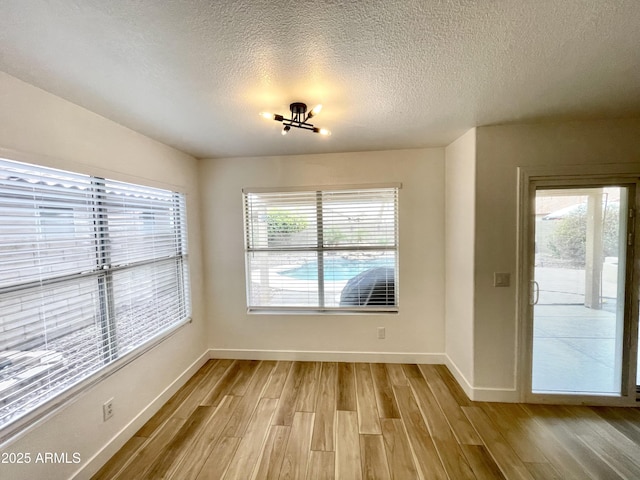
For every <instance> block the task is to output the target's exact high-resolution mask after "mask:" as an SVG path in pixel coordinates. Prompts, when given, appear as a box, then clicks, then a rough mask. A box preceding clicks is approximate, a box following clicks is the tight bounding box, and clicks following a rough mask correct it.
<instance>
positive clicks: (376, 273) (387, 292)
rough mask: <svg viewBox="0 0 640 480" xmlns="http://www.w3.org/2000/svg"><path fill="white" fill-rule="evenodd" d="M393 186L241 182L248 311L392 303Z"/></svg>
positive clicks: (368, 307) (373, 307)
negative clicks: (276, 186)
mask: <svg viewBox="0 0 640 480" xmlns="http://www.w3.org/2000/svg"><path fill="white" fill-rule="evenodd" d="M398 188H399V187H397V186H392V187H384V188H342V189H326V190H325V189H313V190H286V191H261V190H257V189H251V190H250V189H246V190H245V191H244V208H245V256H246V268H247V304H248V309H249V311H261V310H263V311H268V310H277V311H286V310H295V311H301V310H308V311H368V312H371V311H385V312H393V311H397V305H398V302H397V288H398V275H397V273H398V226H397V223H398V221H397V217H398V214H397V212H398Z"/></svg>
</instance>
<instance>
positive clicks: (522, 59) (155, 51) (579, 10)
mask: <svg viewBox="0 0 640 480" xmlns="http://www.w3.org/2000/svg"><path fill="white" fill-rule="evenodd" d="M0 47H1V50H0V69H1V70H3V71H5V72H6V73H8V74H10V75H13V76H15V77H18V78H20V79H22V80H24V81H26V82H28V83H31V84H33V85H35V86H37V87H40V88H42V89H44V90H46V91H49V92H51V93H53V94H56V95H59V96H61V97H63V98H65V99H67V100H70V101H71V102H74V103H76V104H79V105H82V106H84V107H86V108H87V109H89V110H92V111H94V112H97V113H99V114H101V115H103V116H105V117H107V118H110V119H112V120H114V121H116V122H118V123H121V124H123V125H126V126H128V127H130V128H132V129H134V130H137V131H139V132H141V133H143V134H146V135H148V136H150V137H153V138H155V139H158V140H160V141H162V142H165V143H167V144H170V145H172V146H174V147H176V148H178V149H180V150H183V151H185V152H188V153H191V154H192V155H194V156H196V157H224V156H240V155H276V154H298V153H321V152H339V151H342V152H344V151H359V150H381V149H396V148H414V147H427V146H443V145H447V144H448V143H450V142H451V141H452V140H454V139H455V138H457V137H458V136H459V135H461V134H462V133H463V132H464V131H466V130H467V129H469V128H471V127H473V126H480V125H489V124H496V123H509V122H523V121H539V120H549V119H558V120H565V119H582V118H596V117H597V118H599V117H620V116H638V115H640V0H476V1H472V0H431V1H427V0H422V1H420V0H404V1H403V0H398V1H390V0H386V1H383V0H380V1H373V0H368V1H354V0H325V1H305V0H297V1H296V0H281V1H268V0H262V1H258V0H252V1H236V0H221V1H214V0H210V1H201V0H191V1H189V0H155V1H154V0H136V1H132V0H126V1H125V0H108V1H106V0H0ZM294 101H302V102H305V103H307V104H308V105H310V106H312V105H314V104H316V103H322V104H323V105H324V109H323V111H322V113H321V114H320V115H319V116H318V117H316V118H314V120H315V123H316V125H318V126H323V127H327V128H329V129H330V130H331V131H332V132H333V135H332V136H330V137H322V136H320V135H316V134H313V133H311V132H306V131H302V130H296V131H292V132H291V133H290V134H289V135H287V136H286V137H283V136H282V135H280V134H279V132H280V130H281V128H282V125H281V124H279V123H277V122H274V121H267V120H264V119H261V118H260V117H259V116H258V112H260V111H265V110H266V111H271V112H274V113H281V114H288V113H289V103H291V102H294Z"/></svg>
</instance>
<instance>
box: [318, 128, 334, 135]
mask: <svg viewBox="0 0 640 480" xmlns="http://www.w3.org/2000/svg"><path fill="white" fill-rule="evenodd" d="M318 133H319V134H320V135H325V136H329V135H331V132H330V131H329V130H327V129H326V128H321V129H320V130H318Z"/></svg>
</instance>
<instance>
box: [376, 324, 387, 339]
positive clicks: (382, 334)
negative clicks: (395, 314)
mask: <svg viewBox="0 0 640 480" xmlns="http://www.w3.org/2000/svg"><path fill="white" fill-rule="evenodd" d="M386 335H387V332H386V331H385V328H384V327H378V339H379V340H383V339H384V338H385V337H386Z"/></svg>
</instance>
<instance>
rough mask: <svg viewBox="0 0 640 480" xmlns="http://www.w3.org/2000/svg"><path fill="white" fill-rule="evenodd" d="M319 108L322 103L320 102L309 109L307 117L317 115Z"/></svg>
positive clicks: (320, 108)
mask: <svg viewBox="0 0 640 480" xmlns="http://www.w3.org/2000/svg"><path fill="white" fill-rule="evenodd" d="M320 110H322V105H321V104H318V105H316V106H315V107H313V108H312V109H311V111H310V112H309V118H311V117H313V116H315V115H318V114H319V113H320Z"/></svg>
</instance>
